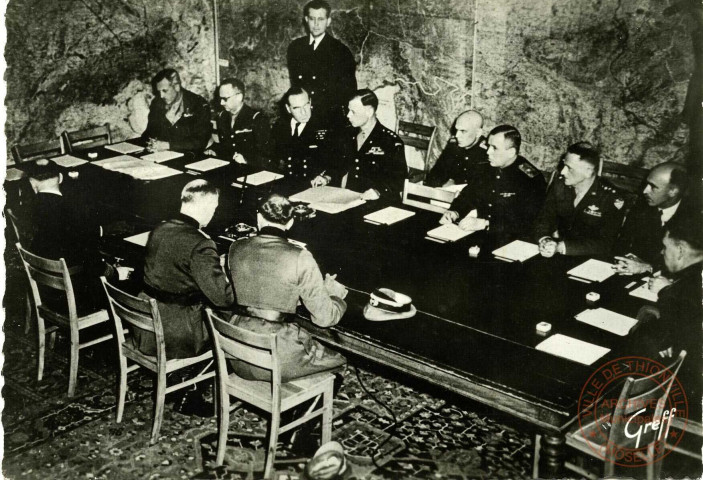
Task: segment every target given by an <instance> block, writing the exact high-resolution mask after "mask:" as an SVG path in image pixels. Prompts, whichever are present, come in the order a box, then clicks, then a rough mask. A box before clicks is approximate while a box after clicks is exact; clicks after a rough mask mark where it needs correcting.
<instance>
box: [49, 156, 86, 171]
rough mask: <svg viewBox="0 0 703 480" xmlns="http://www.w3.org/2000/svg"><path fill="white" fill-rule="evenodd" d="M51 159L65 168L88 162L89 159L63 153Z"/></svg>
mask: <svg viewBox="0 0 703 480" xmlns="http://www.w3.org/2000/svg"><path fill="white" fill-rule="evenodd" d="M51 160H52V161H53V162H55V163H56V165H60V166H62V167H64V168H71V167H77V166H78V165H83V164H84V163H88V160H84V159H82V158H78V157H74V156H73V155H61V156H60V157H54V158H52V159H51Z"/></svg>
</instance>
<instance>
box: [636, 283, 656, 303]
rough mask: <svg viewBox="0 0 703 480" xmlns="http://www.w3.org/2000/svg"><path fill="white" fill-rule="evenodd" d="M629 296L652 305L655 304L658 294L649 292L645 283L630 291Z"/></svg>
mask: <svg viewBox="0 0 703 480" xmlns="http://www.w3.org/2000/svg"><path fill="white" fill-rule="evenodd" d="M630 295H632V296H633V297H637V298H641V299H643V300H647V301H649V302H653V303H657V300H659V294H658V293H655V292H653V291H651V290H650V289H649V285H648V283H647V282H644V283H643V284H642V285H640V286H639V287H637V288H635V289H634V290H632V291H631V292H630Z"/></svg>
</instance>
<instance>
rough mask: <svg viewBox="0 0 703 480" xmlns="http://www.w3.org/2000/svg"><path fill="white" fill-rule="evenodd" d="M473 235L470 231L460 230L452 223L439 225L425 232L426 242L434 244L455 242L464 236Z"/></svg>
mask: <svg viewBox="0 0 703 480" xmlns="http://www.w3.org/2000/svg"><path fill="white" fill-rule="evenodd" d="M471 233H473V232H472V231H467V230H462V229H461V228H459V225H456V224H454V223H447V224H445V225H440V226H439V227H437V228H433V229H432V230H430V231H429V232H427V237H425V238H427V239H428V240H433V241H435V242H440V243H446V242H456V241H457V240H460V239H462V238H464V237H465V236H467V235H469V234H471Z"/></svg>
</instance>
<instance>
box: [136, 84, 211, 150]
mask: <svg viewBox="0 0 703 480" xmlns="http://www.w3.org/2000/svg"><path fill="white" fill-rule="evenodd" d="M181 93H182V94H183V115H182V116H181V118H180V119H178V121H177V122H176V123H174V124H173V125H171V122H169V121H168V120H167V119H166V105H165V104H164V101H163V100H162V99H161V98H155V99H154V100H153V101H152V102H151V107H149V123H148V124H147V126H146V130H144V133H143V134H142V138H145V139H149V138H155V139H157V140H162V141H165V142H169V143H170V144H171V147H170V149H171V150H174V151H176V152H193V153H202V151H203V150H205V147H206V145H207V143H208V140H209V139H210V135H211V132H212V125H211V124H210V106H209V105H208V103H207V101H205V99H204V98H203V97H201V96H200V95H196V94H195V93H193V92H190V91H188V90H186V89H185V88H181Z"/></svg>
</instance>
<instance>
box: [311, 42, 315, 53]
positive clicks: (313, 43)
mask: <svg viewBox="0 0 703 480" xmlns="http://www.w3.org/2000/svg"><path fill="white" fill-rule="evenodd" d="M310 51H311V52H314V51H315V40H313V41H312V42H310Z"/></svg>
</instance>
